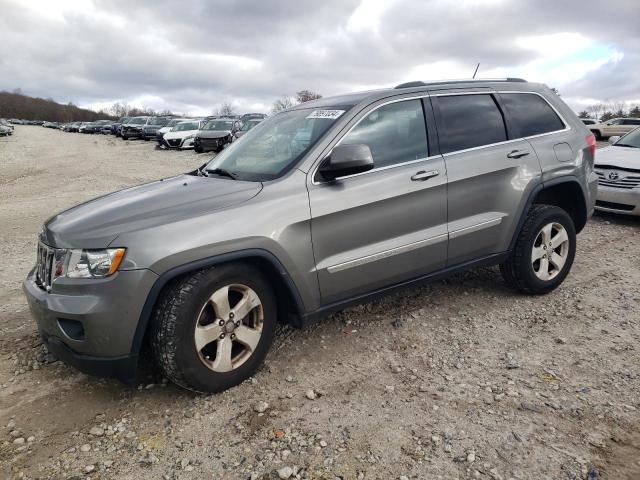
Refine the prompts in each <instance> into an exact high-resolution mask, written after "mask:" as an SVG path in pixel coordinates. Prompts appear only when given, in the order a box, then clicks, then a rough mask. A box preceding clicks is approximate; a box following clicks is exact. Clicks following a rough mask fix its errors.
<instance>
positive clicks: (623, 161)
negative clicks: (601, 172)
mask: <svg viewBox="0 0 640 480" xmlns="http://www.w3.org/2000/svg"><path fill="white" fill-rule="evenodd" d="M599 165H607V166H610V167H618V168H627V169H632V170H640V148H631V147H605V148H601V149H599V150H597V151H596V161H595V167H596V168H598V166H599Z"/></svg>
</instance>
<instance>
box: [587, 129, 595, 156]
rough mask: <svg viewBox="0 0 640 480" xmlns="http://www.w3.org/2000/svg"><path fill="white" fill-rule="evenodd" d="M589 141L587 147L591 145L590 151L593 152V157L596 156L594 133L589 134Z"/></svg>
mask: <svg viewBox="0 0 640 480" xmlns="http://www.w3.org/2000/svg"><path fill="white" fill-rule="evenodd" d="M585 140H586V141H587V147H589V151H590V152H591V157H592V158H594V159H595V158H596V137H595V135H594V134H593V133H591V134H589V135H587V138H586V139H585Z"/></svg>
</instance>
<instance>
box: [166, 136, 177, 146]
mask: <svg viewBox="0 0 640 480" xmlns="http://www.w3.org/2000/svg"><path fill="white" fill-rule="evenodd" d="M165 142H167V143H168V144H169V146H170V147H179V146H180V139H179V138H172V139H171V140H166V139H165Z"/></svg>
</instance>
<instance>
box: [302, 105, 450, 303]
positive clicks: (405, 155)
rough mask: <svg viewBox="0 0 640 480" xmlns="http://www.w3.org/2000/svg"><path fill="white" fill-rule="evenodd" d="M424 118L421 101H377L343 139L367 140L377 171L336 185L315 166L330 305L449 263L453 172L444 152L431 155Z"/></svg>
mask: <svg viewBox="0 0 640 480" xmlns="http://www.w3.org/2000/svg"><path fill="white" fill-rule="evenodd" d="M427 102H428V100H427ZM426 105H427V107H428V111H427V118H429V119H430V120H429V123H430V125H429V128H430V132H431V133H432V135H435V130H433V112H432V110H431V109H430V103H427V104H426ZM425 123H426V122H425V112H424V110H423V101H422V99H420V98H412V99H405V100H394V101H391V102H389V101H388V100H387V101H386V103H385V101H381V102H378V103H377V104H376V105H373V106H372V107H369V108H368V109H367V110H366V111H363V113H362V114H361V115H359V116H358V117H357V118H356V119H354V123H353V124H352V127H350V130H348V132H347V133H346V134H345V135H344V136H343V137H342V138H341V139H340V140H338V141H337V143H342V144H365V145H368V146H369V148H370V149H371V152H372V154H373V160H374V165H375V166H374V169H373V170H370V171H368V172H364V173H360V174H356V175H351V176H348V177H343V178H341V179H338V180H336V181H332V182H325V181H322V179H321V178H319V177H318V176H317V175H314V170H312V171H311V176H310V179H309V182H308V189H309V200H310V207H311V217H312V220H311V234H312V240H313V251H314V255H315V257H316V258H315V260H316V269H317V274H318V280H319V283H320V290H321V295H322V302H323V303H324V304H328V303H331V302H335V301H339V300H341V299H344V298H348V297H354V296H357V295H360V294H363V293H366V292H370V291H372V290H375V289H378V288H382V287H385V286H388V285H390V284H395V283H399V282H402V281H404V280H408V279H411V278H415V277H418V276H421V275H423V274H426V273H429V272H432V271H434V270H438V269H441V268H443V267H444V265H445V262H446V255H447V172H446V168H445V165H444V161H443V159H442V157H441V156H440V155H439V154H437V153H434V154H433V155H430V153H429V142H428V137H427V130H426V129H425ZM434 139H435V137H434ZM337 143H336V144H337ZM434 143H435V141H434ZM432 151H433V150H432Z"/></svg>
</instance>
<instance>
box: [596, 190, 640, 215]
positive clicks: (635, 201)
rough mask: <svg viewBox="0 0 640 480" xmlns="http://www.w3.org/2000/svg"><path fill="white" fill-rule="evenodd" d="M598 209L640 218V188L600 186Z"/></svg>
mask: <svg viewBox="0 0 640 480" xmlns="http://www.w3.org/2000/svg"><path fill="white" fill-rule="evenodd" d="M596 209H597V210H601V211H604V212H613V213H624V214H626V215H635V216H640V187H636V188H629V189H627V188H615V187H605V186H602V185H599V186H598V196H597V199H596Z"/></svg>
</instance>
